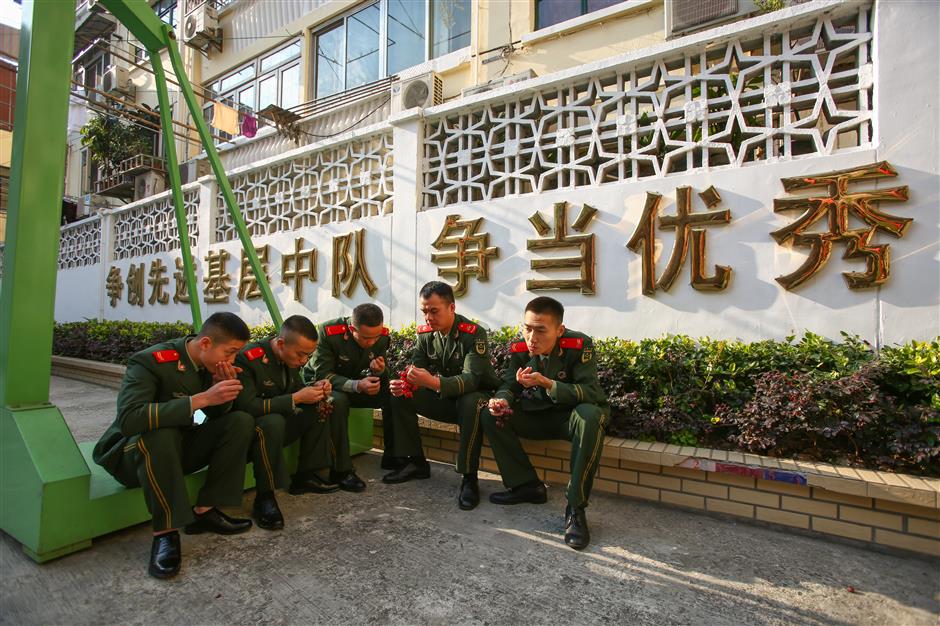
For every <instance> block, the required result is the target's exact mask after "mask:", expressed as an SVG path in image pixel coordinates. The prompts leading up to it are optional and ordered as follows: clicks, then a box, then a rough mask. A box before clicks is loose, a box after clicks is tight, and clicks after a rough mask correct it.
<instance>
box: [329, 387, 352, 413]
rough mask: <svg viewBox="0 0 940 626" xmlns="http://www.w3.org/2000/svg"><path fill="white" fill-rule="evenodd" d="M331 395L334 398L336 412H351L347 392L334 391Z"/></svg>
mask: <svg viewBox="0 0 940 626" xmlns="http://www.w3.org/2000/svg"><path fill="white" fill-rule="evenodd" d="M330 395H331V396H332V397H333V410H334V411H348V410H349V396H348V395H346V393H345V392H343V391H337V390H334V391H333V392H332V393H331V394H330Z"/></svg>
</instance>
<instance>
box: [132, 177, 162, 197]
mask: <svg viewBox="0 0 940 626" xmlns="http://www.w3.org/2000/svg"><path fill="white" fill-rule="evenodd" d="M165 187H166V183H165V181H164V180H163V175H162V174H161V173H160V172H155V171H153V170H150V171H149V172H144V173H143V174H138V175H137V176H136V177H135V178H134V201H135V202H136V201H137V200H143V199H144V198H146V197H148V196H152V195H154V194H158V193H160V192H161V191H163V190H164V189H165Z"/></svg>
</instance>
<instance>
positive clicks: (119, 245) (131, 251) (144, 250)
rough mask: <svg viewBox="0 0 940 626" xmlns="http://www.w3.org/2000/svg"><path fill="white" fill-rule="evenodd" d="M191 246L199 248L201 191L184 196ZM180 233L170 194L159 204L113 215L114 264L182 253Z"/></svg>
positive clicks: (155, 201)
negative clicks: (140, 257)
mask: <svg viewBox="0 0 940 626" xmlns="http://www.w3.org/2000/svg"><path fill="white" fill-rule="evenodd" d="M183 207H184V208H185V211H186V227H187V229H188V231H189V245H190V247H192V248H195V246H196V239H198V238H199V222H198V219H197V218H198V215H199V190H198V189H189V190H186V191H184V192H183ZM179 247H180V244H179V231H178V230H177V228H176V212H175V209H174V208H173V196H172V195H170V194H167V195H165V196H163V197H162V198H160V199H159V200H154V201H152V202H147V203H145V204H141V205H138V206H136V207H134V208H132V209H129V210H127V211H124V212H121V213H115V215H114V254H113V257H114V260H115V261H118V260H120V259H129V258H131V257H138V256H144V255H147V254H154V253H156V252H169V251H170V250H177V249H179Z"/></svg>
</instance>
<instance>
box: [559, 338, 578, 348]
mask: <svg viewBox="0 0 940 626" xmlns="http://www.w3.org/2000/svg"><path fill="white" fill-rule="evenodd" d="M558 345H560V346H561V347H562V348H565V349H566V350H580V349H581V348H583V347H584V339H582V338H581V337H562V339H561V341H559V342H558Z"/></svg>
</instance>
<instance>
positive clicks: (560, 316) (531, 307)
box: [525, 296, 565, 324]
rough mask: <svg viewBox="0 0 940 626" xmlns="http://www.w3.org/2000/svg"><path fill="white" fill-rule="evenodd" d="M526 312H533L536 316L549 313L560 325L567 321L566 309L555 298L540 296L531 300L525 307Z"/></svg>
mask: <svg viewBox="0 0 940 626" xmlns="http://www.w3.org/2000/svg"><path fill="white" fill-rule="evenodd" d="M525 310H526V311H532V312H533V313H535V314H536V315H543V314H545V313H548V314H549V315H551V316H552V317H554V318H555V319H556V320H558V323H559V324H561V323H562V322H563V321H565V307H564V306H562V304H561V302H559V301H558V300H556V299H555V298H549V297H548V296H539V297H538V298H534V299H532V300H530V301H529V304H527V305H525Z"/></svg>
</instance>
